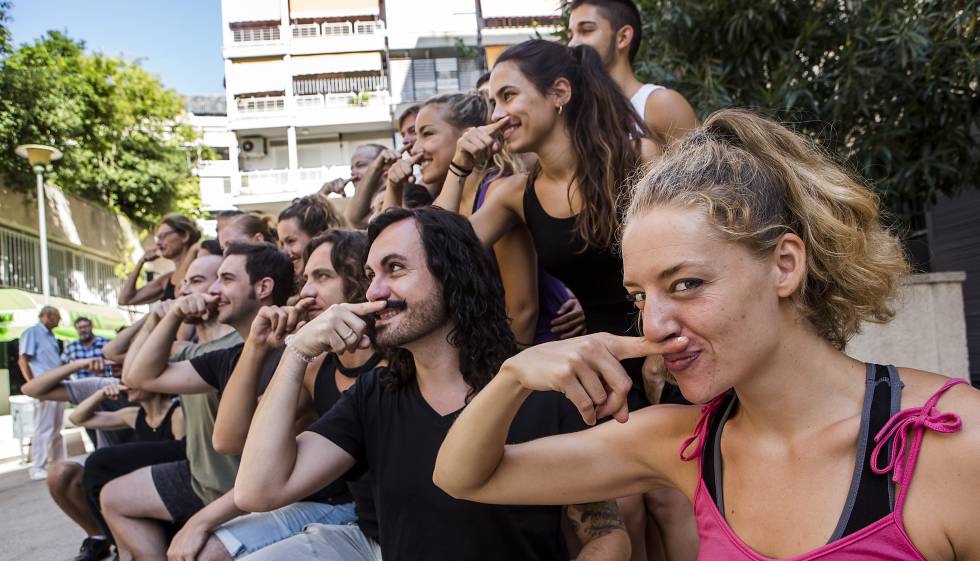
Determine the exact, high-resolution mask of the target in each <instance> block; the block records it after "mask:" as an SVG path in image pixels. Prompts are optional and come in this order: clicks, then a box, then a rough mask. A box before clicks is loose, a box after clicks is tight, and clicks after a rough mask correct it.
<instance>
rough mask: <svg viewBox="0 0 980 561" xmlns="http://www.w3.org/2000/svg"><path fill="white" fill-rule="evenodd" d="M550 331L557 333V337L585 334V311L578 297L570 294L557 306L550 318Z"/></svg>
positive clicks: (564, 337) (567, 337)
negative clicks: (554, 313)
mask: <svg viewBox="0 0 980 561" xmlns="http://www.w3.org/2000/svg"><path fill="white" fill-rule="evenodd" d="M551 332H552V333H557V334H558V335H559V337H558V338H559V339H571V338H572V337H578V336H579V335H585V311H584V310H583V309H582V304H581V302H579V301H578V298H576V297H574V296H572V297H571V298H569V299H568V300H565V303H564V304H562V305H561V307H560V308H558V311H557V312H556V315H555V318H554V319H553V320H551Z"/></svg>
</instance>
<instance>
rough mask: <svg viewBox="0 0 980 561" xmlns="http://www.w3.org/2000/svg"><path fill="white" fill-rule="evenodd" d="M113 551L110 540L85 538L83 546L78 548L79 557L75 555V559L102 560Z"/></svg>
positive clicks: (77, 560) (80, 560)
mask: <svg viewBox="0 0 980 561" xmlns="http://www.w3.org/2000/svg"><path fill="white" fill-rule="evenodd" d="M111 552H112V551H111V544H110V543H109V540H107V539H104V538H103V539H97V538H85V541H83V542H82V547H80V548H78V557H75V561H101V560H102V559H104V558H106V557H108V556H109V554H110V553H111Z"/></svg>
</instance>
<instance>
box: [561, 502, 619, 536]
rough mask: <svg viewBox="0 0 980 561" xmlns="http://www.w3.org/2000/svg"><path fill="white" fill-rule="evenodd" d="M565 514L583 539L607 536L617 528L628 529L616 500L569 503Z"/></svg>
mask: <svg viewBox="0 0 980 561" xmlns="http://www.w3.org/2000/svg"><path fill="white" fill-rule="evenodd" d="M565 515H566V516H567V517H568V520H569V521H570V522H571V523H572V529H573V530H575V533H576V534H577V535H578V536H579V538H580V539H582V540H583V541H584V540H586V539H588V540H593V539H595V538H598V537H601V536H605V535H606V534H609V533H610V532H613V531H615V530H624V531H625V530H626V525H625V524H624V523H623V519H622V517H621V516H620V515H619V507H618V506H617V505H616V501H602V502H598V503H586V504H579V505H568V506H566V507H565Z"/></svg>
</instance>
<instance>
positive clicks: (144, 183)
mask: <svg viewBox="0 0 980 561" xmlns="http://www.w3.org/2000/svg"><path fill="white" fill-rule="evenodd" d="M182 109H183V99H182V98H181V97H180V96H179V95H177V94H176V93H175V92H173V91H171V90H167V89H165V88H164V87H163V86H162V85H161V84H160V82H159V80H157V79H156V78H155V77H154V76H152V75H150V74H149V73H147V72H146V71H145V70H143V69H142V68H141V67H140V66H139V64H138V63H130V62H127V61H124V60H122V59H119V58H114V57H107V56H104V55H101V54H87V53H86V52H85V50H84V43H82V42H80V41H74V40H72V39H70V38H68V37H66V36H64V35H63V34H61V33H58V32H49V33H48V35H47V36H45V37H43V38H41V39H38V40H37V41H35V42H34V43H32V44H25V45H21V46H20V47H18V48H16V49H13V50H8V51H7V52H5V53H4V52H2V51H0V175H2V176H3V178H4V179H5V181H6V183H7V184H8V185H10V186H11V187H13V188H15V189H21V190H24V191H27V192H30V191H31V188H32V186H33V176H32V174H31V171H30V169H28V166H27V165H25V163H24V161H23V160H22V159H21V158H18V157H17V156H15V155H14V152H13V150H14V147H15V146H16V145H18V144H22V143H26V142H32V143H43V144H50V145H52V146H56V147H58V148H59V149H61V150H62V152H64V159H63V160H61V161H59V162H58V163H57V164H56V165H54V166H53V167H52V171H51V172H50V173H49V174H48V176H47V177H48V178H50V180H51V181H52V182H53V183H56V184H57V185H58V186H60V187H62V188H63V189H65V190H66V191H68V192H71V193H75V194H77V195H80V196H82V197H84V198H86V199H89V200H92V201H95V202H99V203H101V204H103V205H105V206H107V207H109V208H111V209H113V210H115V211H117V212H119V213H121V214H123V215H125V216H126V217H128V218H130V219H131V220H133V221H134V222H135V223H137V224H139V225H140V226H149V225H151V224H153V223H154V222H156V221H157V219H158V218H159V217H160V216H162V215H163V214H165V213H167V212H169V211H171V210H173V209H174V208H175V207H177V206H178V203H180V202H181V200H182V199H184V198H186V197H187V196H192V197H193V196H196V195H194V194H193V193H195V192H196V189H190V188H189V186H190V185H192V184H193V182H194V181H195V180H194V179H193V176H192V174H191V170H192V166H193V163H194V162H193V157H194V154H193V152H192V151H189V150H187V149H186V147H187V146H188V144H189V143H190V142H192V141H193V139H194V132H193V131H192V130H191V128H190V127H188V126H187V125H183V124H179V123H178V121H177V118H178V116H179V115H180V113H181V111H182ZM183 206H186V205H183Z"/></svg>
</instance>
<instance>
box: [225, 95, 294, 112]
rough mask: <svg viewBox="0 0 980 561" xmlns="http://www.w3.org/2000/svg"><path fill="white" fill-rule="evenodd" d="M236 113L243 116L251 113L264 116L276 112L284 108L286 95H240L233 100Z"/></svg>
mask: <svg viewBox="0 0 980 561" xmlns="http://www.w3.org/2000/svg"><path fill="white" fill-rule="evenodd" d="M235 101H236V104H235V105H236V109H237V110H238V114H239V115H240V116H243V117H248V116H251V115H258V116H264V115H268V114H269V113H278V112H282V111H284V110H285V109H286V96H284V95H276V96H265V97H240V98H238V99H236V100H235Z"/></svg>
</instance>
